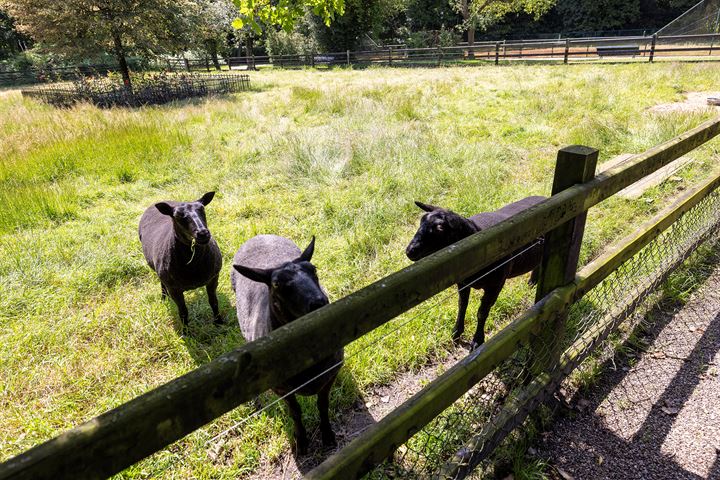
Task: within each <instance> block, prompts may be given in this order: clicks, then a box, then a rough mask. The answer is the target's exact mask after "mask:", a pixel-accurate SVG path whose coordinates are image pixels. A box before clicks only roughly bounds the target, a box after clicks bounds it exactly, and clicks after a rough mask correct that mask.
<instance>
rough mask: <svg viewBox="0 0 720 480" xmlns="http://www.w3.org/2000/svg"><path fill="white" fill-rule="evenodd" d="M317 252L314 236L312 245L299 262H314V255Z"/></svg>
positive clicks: (311, 241) (303, 253) (301, 255)
mask: <svg viewBox="0 0 720 480" xmlns="http://www.w3.org/2000/svg"><path fill="white" fill-rule="evenodd" d="M314 252H315V235H313V237H312V240H310V245H308V246H307V248H306V249H305V251H304V252H302V254H300V258H299V260H300V261H301V262H309V261H310V260H312V256H313V253H314Z"/></svg>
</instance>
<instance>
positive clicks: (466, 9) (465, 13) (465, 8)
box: [460, 0, 475, 59]
mask: <svg viewBox="0 0 720 480" xmlns="http://www.w3.org/2000/svg"><path fill="white" fill-rule="evenodd" d="M468 3H469V0H462V3H461V5H460V7H461V8H460V13H461V14H462V17H463V21H464V22H465V25H467V42H468V58H470V59H474V58H475V51H474V50H473V48H472V47H473V45H474V44H475V22H471V21H470V6H469V5H468Z"/></svg>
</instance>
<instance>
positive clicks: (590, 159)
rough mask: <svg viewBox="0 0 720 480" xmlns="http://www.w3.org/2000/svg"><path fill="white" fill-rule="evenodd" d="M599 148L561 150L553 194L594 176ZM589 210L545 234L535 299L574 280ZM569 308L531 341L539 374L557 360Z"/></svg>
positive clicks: (575, 146)
mask: <svg viewBox="0 0 720 480" xmlns="http://www.w3.org/2000/svg"><path fill="white" fill-rule="evenodd" d="M598 153H599V152H598V151H597V150H596V149H594V148H589V147H583V146H579V145H574V146H572V147H567V148H563V149H562V150H560V151H559V152H558V157H557V164H556V166H555V178H554V180H553V189H552V193H553V195H557V194H558V193H560V192H562V191H564V190H567V189H568V188H570V187H571V186H573V185H577V184H583V183H585V182H588V181H590V180H591V179H592V178H593V177H594V176H595V168H596V166H597V159H598ZM586 219H587V212H582V213H580V214H579V215H578V216H576V217H574V218H573V219H571V220H568V221H567V222H565V223H563V224H562V225H560V226H559V227H557V228H555V229H553V230H551V231H549V232H548V233H547V234H546V235H545V248H544V252H543V259H542V263H541V264H540V273H539V275H538V285H537V292H536V295H535V299H536V301H537V300H540V299H541V298H543V297H544V296H545V295H547V294H548V293H550V292H551V291H553V290H554V289H556V288H558V287H560V286H562V285H567V284H568V283H570V282H572V280H573V279H574V278H575V274H576V273H577V265H578V259H579V258H580V246H581V245H582V239H583V234H584V232H585V221H586ZM566 320H567V312H558V313H557V315H555V316H554V317H553V318H552V320H551V321H550V322H548V323H547V324H546V325H545V328H543V332H542V333H541V334H540V335H539V336H537V337H536V338H534V339H533V340H532V341H531V342H530V345H531V347H530V348H531V350H532V352H533V353H532V355H533V361H532V365H531V370H532V371H533V372H534V373H536V374H538V373H542V372H543V371H545V370H546V369H547V368H548V367H549V366H550V365H554V364H556V363H557V361H558V359H559V355H560V352H561V344H562V341H563V338H564V337H565V323H566Z"/></svg>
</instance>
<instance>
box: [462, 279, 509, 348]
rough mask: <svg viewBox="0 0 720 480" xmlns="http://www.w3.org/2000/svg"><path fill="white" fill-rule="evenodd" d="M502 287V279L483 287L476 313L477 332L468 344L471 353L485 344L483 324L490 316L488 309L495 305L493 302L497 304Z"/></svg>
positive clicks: (503, 284) (503, 281) (503, 280)
mask: <svg viewBox="0 0 720 480" xmlns="http://www.w3.org/2000/svg"><path fill="white" fill-rule="evenodd" d="M504 286H505V279H504V278H503V279H501V280H500V281H498V282H497V283H494V284H491V285H488V286H486V287H485V289H484V290H485V293H483V298H482V301H481V302H480V308H478V313H477V320H478V322H477V330H475V336H473V341H472V343H471V344H470V351H471V352H472V351H473V350H475V349H476V348H478V347H479V346H480V345H482V344H483V343H485V322H486V321H487V319H488V316H490V309H491V308H492V307H493V305H495V302H497V299H498V297H499V296H500V292H501V291H502V289H503V287H504Z"/></svg>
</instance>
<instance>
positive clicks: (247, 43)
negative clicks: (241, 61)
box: [245, 35, 255, 70]
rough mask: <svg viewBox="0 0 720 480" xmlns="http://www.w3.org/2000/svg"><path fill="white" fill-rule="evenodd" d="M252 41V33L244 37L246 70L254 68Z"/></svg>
mask: <svg viewBox="0 0 720 480" xmlns="http://www.w3.org/2000/svg"><path fill="white" fill-rule="evenodd" d="M252 41H253V37H252V35H248V36H247V37H246V39H245V56H246V57H247V65H248V70H255V55H253V49H252ZM251 59H252V60H251Z"/></svg>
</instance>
